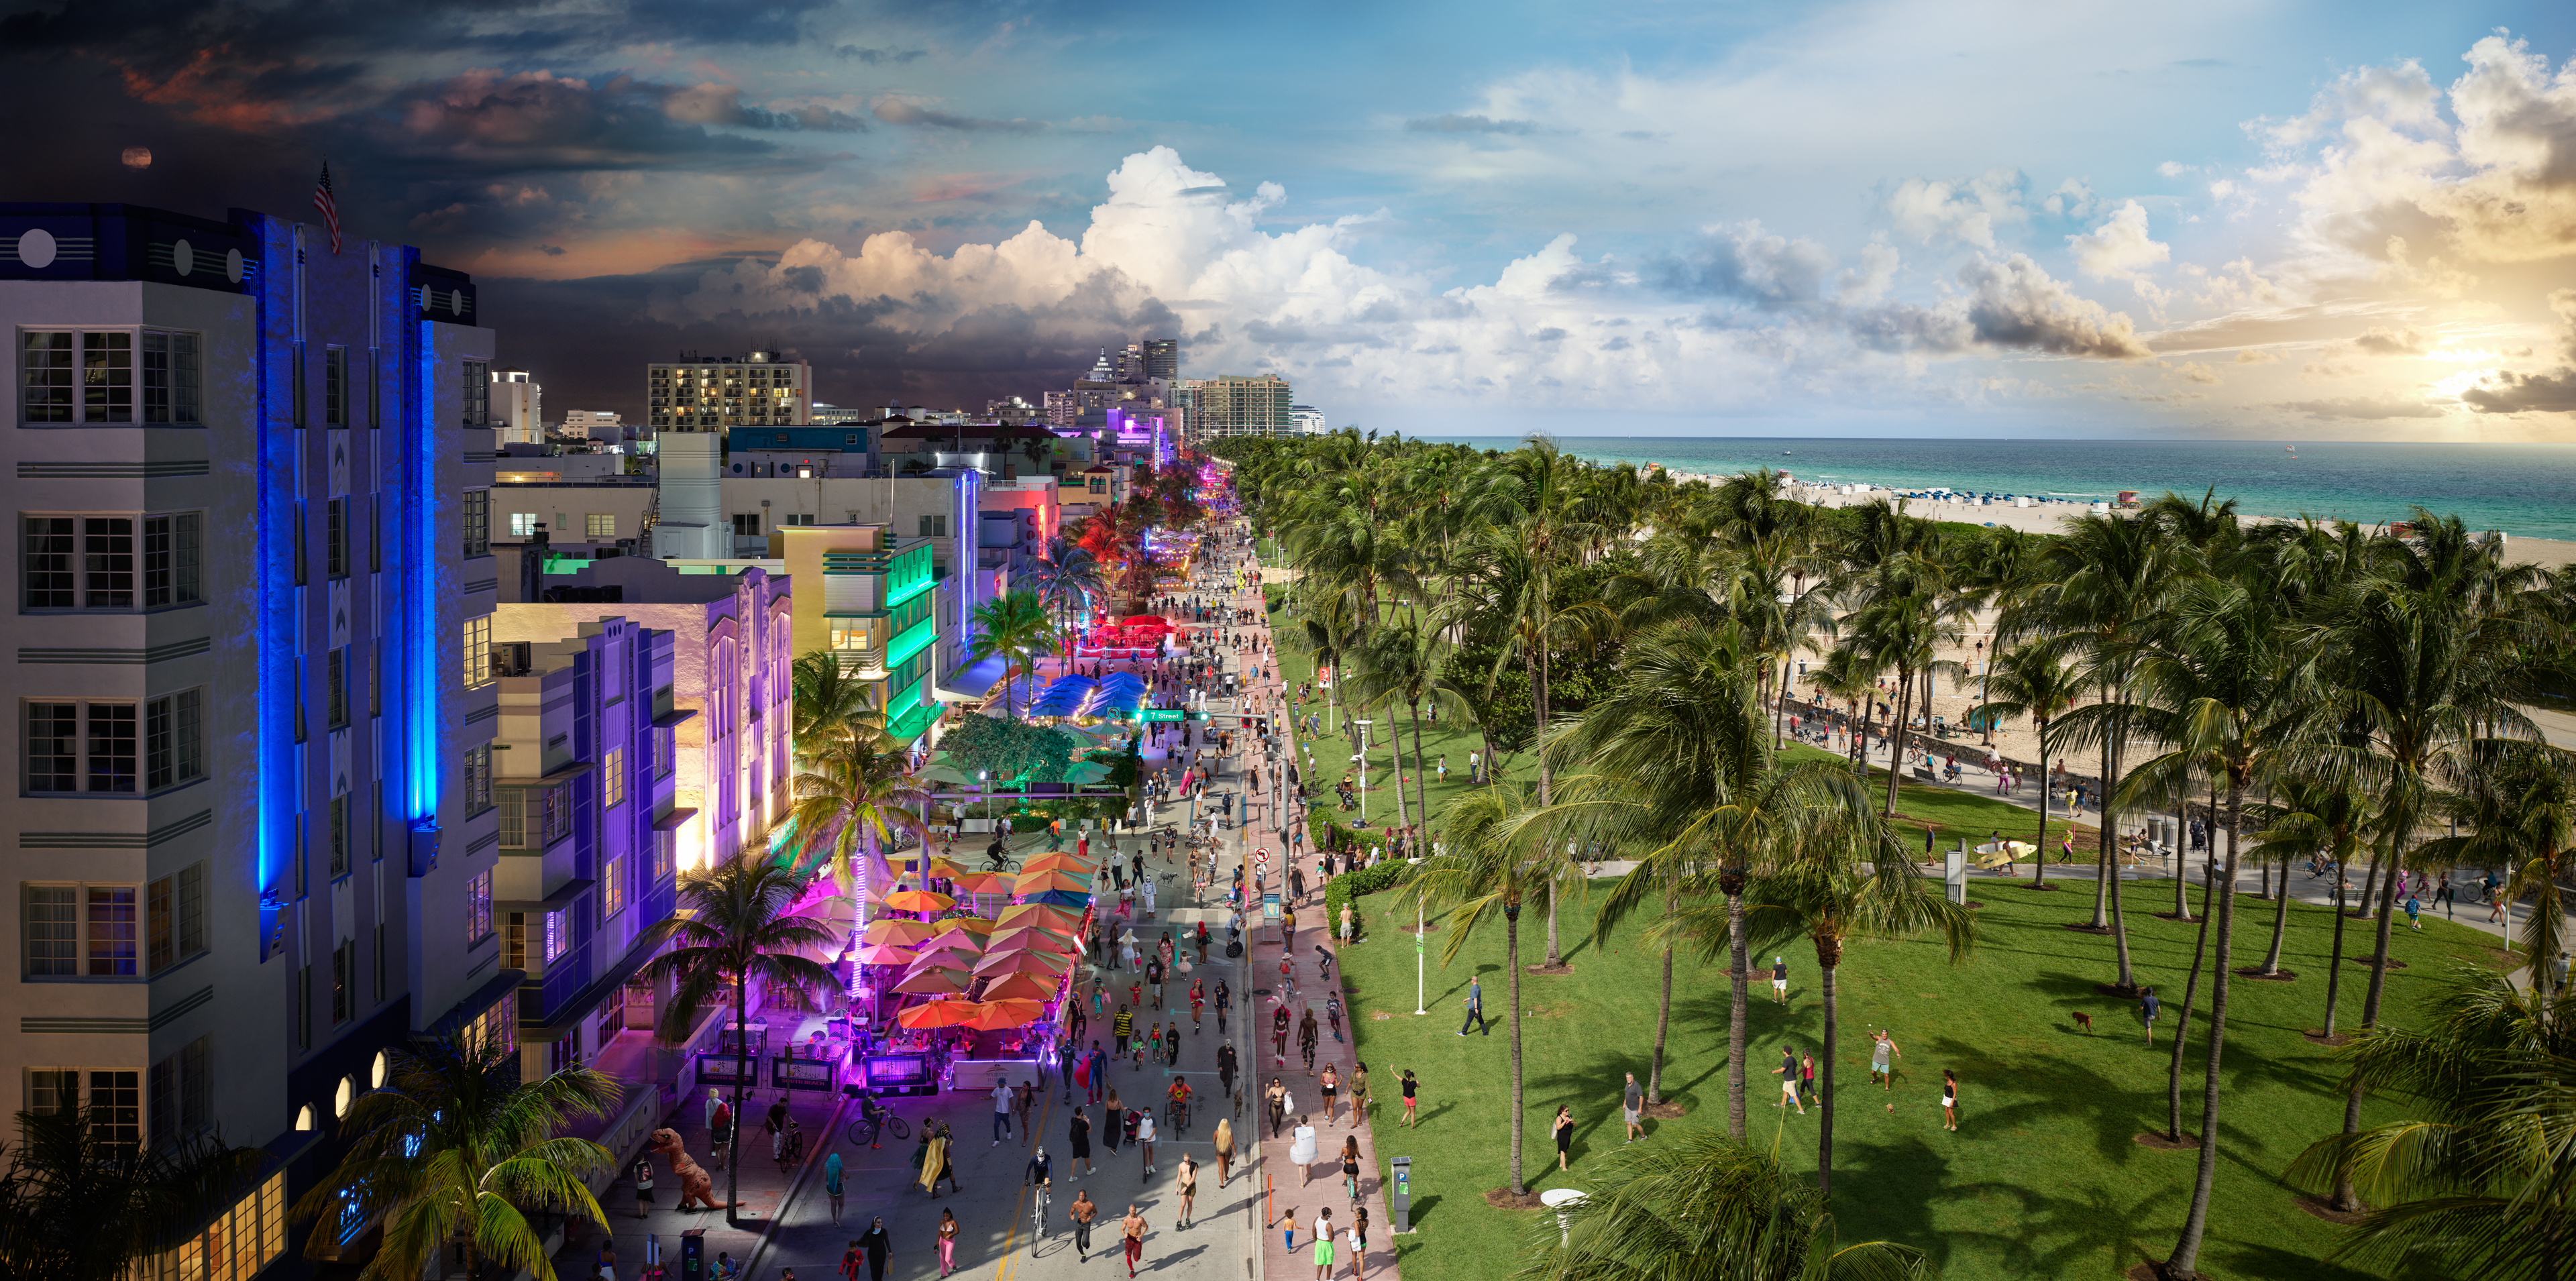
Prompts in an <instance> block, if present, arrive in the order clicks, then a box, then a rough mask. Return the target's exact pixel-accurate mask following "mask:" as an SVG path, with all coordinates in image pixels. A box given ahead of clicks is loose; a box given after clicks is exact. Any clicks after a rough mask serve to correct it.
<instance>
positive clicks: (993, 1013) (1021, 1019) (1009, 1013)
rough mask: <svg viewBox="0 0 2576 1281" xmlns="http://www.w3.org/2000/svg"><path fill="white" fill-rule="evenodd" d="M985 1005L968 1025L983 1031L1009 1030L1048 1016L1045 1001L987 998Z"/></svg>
mask: <svg viewBox="0 0 2576 1281" xmlns="http://www.w3.org/2000/svg"><path fill="white" fill-rule="evenodd" d="M983 1005H984V1008H982V1009H980V1010H977V1011H976V1012H975V1017H974V1019H973V1020H972V1021H970V1022H969V1023H967V1025H966V1026H968V1027H971V1028H974V1029H976V1030H977V1031H981V1032H1007V1031H1009V1030H1010V1029H1012V1028H1015V1027H1026V1026H1028V1025H1029V1024H1031V1023H1035V1022H1037V1021H1038V1020H1039V1019H1042V1018H1044V1017H1046V1002H1044V1001H1026V1000H1009V999H1004V1000H999V1001H995V1000H991V999H987V1000H985V1001H984V1003H983Z"/></svg>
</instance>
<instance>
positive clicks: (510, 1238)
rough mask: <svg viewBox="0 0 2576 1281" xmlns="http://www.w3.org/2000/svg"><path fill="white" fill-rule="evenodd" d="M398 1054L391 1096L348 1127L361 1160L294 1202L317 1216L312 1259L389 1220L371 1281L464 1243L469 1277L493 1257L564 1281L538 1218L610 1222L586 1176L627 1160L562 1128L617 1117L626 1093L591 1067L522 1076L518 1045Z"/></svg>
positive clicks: (397, 1275)
mask: <svg viewBox="0 0 2576 1281" xmlns="http://www.w3.org/2000/svg"><path fill="white" fill-rule="evenodd" d="M385 1054H386V1059H387V1066H388V1068H389V1069H390V1072H389V1075H388V1076H387V1077H386V1079H385V1086H384V1088H382V1089H378V1090H372V1091H369V1092H368V1093H365V1094H361V1095H359V1096H358V1098H357V1101H356V1102H355V1103H353V1104H351V1105H350V1108H349V1115H348V1117H347V1118H346V1119H345V1121H344V1122H343V1123H342V1132H343V1133H345V1134H347V1135H348V1136H349V1138H350V1147H349V1151H348V1154H347V1155H345V1156H343V1157H341V1158H340V1164H339V1167H338V1168H337V1169H335V1170H333V1171H332V1173H331V1175H330V1177H329V1178H327V1179H325V1180H323V1181H322V1183H321V1184H320V1185H318V1186H316V1187H315V1188H314V1189H313V1190H312V1191H310V1192H307V1193H305V1194H304V1196H303V1197H302V1198H301V1199H299V1200H297V1201H296V1203H295V1217H296V1218H299V1219H314V1220H316V1222H315V1223H314V1225H313V1235H312V1237H311V1239H310V1242H309V1243H308V1244H307V1245H306V1247H305V1251H306V1253H308V1254H314V1255H317V1256H318V1255H319V1254H320V1253H321V1252H322V1251H325V1250H327V1249H329V1248H331V1247H332V1246H335V1245H337V1244H338V1243H339V1240H340V1229H341V1224H342V1222H343V1216H347V1217H349V1218H356V1219H361V1220H364V1219H372V1218H375V1217H376V1216H378V1215H382V1216H384V1223H385V1226H384V1244H383V1245H382V1246H381V1247H380V1248H378V1249H377V1251H376V1256H375V1258H373V1259H372V1260H369V1261H368V1263H367V1267H366V1270H365V1271H363V1272H361V1273H359V1276H360V1277H361V1278H362V1281H412V1279H413V1278H417V1277H419V1276H421V1275H422V1274H423V1273H424V1272H425V1271H426V1270H427V1269H428V1268H429V1266H430V1265H431V1264H432V1263H433V1262H435V1261H436V1260H437V1259H438V1257H439V1252H440V1251H441V1250H443V1249H445V1248H446V1246H447V1243H448V1242H450V1241H461V1242H462V1243H463V1244H464V1247H465V1252H466V1257H465V1274H466V1275H467V1276H469V1277H470V1276H473V1275H475V1273H476V1272H477V1271H478V1270H479V1269H480V1268H481V1267H482V1266H484V1264H486V1263H487V1262H488V1263H490V1264H495V1265H498V1266H500V1267H503V1268H507V1269H509V1270H511V1271H513V1272H516V1271H521V1270H525V1271H527V1272H529V1273H531V1274H533V1275H535V1276H536V1277H537V1278H538V1281H552V1279H553V1277H554V1275H555V1271H554V1261H553V1260H552V1259H550V1258H548V1257H547V1255H546V1248H545V1240H544V1237H545V1233H544V1231H543V1230H542V1229H540V1228H539V1227H538V1226H537V1225H536V1224H535V1223H533V1222H531V1221H530V1218H529V1216H530V1215H532V1214H536V1213H541V1212H557V1213H562V1214H565V1215H567V1216H570V1217H574V1218H583V1219H588V1220H590V1221H591V1222H594V1223H606V1222H608V1216H607V1214H606V1213H605V1212H603V1211H602V1210H601V1209H600V1208H599V1202H597V1201H596V1200H593V1199H592V1198H591V1195H590V1185H589V1183H588V1182H587V1179H588V1177H589V1176H591V1175H593V1174H596V1173H598V1172H600V1171H602V1170H605V1169H607V1168H608V1167H609V1166H610V1165H612V1164H613V1163H615V1161H616V1160H617V1154H616V1153H614V1152H611V1151H609V1150H608V1149H606V1148H604V1147H601V1146H600V1145H598V1144H596V1143H593V1142H591V1141H590V1140H588V1139H576V1138H571V1137H568V1136H562V1135H559V1134H558V1131H560V1130H562V1129H563V1128H564V1125H565V1123H566V1122H569V1121H571V1120H573V1119H574V1118H577V1117H601V1116H606V1115H608V1114H609V1113H610V1112H611V1111H612V1110H613V1109H615V1108H616V1106H617V1101H618V1096H619V1093H620V1091H621V1087H620V1086H619V1085H618V1083H617V1082H616V1081H614V1080H611V1079H610V1078H608V1077H607V1076H605V1075H603V1074H601V1073H599V1072H598V1071H595V1070H593V1069H590V1068H566V1069H564V1070H563V1071H560V1072H556V1073H554V1074H553V1075H550V1076H548V1077H546V1078H544V1079H543V1080H539V1081H521V1080H520V1079H519V1072H520V1067H519V1054H518V1051H517V1050H515V1049H513V1048H511V1047H509V1046H507V1045H504V1044H502V1043H501V1041H500V1040H499V1039H498V1038H488V1037H469V1036H466V1035H464V1034H461V1033H455V1034H450V1035H448V1036H445V1037H442V1038H440V1039H438V1040H434V1041H422V1042H415V1043H414V1044H413V1045H412V1046H411V1047H409V1048H397V1049H392V1050H388V1051H386V1052H385Z"/></svg>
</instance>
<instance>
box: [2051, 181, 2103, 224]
mask: <svg viewBox="0 0 2576 1281" xmlns="http://www.w3.org/2000/svg"><path fill="white" fill-rule="evenodd" d="M2039 207H2040V208H2042V209H2045V210H2047V211H2049V212H2050V213H2053V214H2056V215H2059V216H2060V217H2065V218H2090V217H2092V216H2093V211H2094V210H2096V209H2099V208H2101V207H2102V200H2101V197H2099V196H2096V195H2094V194H2093V189H2092V188H2091V187H2089V186H2087V185H2085V182H2084V180H2083V179H2081V178H2069V179H2067V180H2066V181H2064V182H2061V183H2059V184H2057V190H2055V191H2052V192H2050V193H2048V199H2046V200H2043V201H2041V202H2040V206H2039Z"/></svg>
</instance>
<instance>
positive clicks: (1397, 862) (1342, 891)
mask: <svg viewBox="0 0 2576 1281" xmlns="http://www.w3.org/2000/svg"><path fill="white" fill-rule="evenodd" d="M1412 871H1413V864H1411V863H1407V862H1405V861H1403V860H1402V859H1392V858H1391V859H1388V860H1386V861H1385V862H1382V863H1380V864H1378V865H1377V866H1375V867H1363V868H1361V869H1360V870H1358V871H1356V872H1344V873H1342V874H1341V875H1339V876H1336V877H1334V878H1333V879H1331V880H1329V881H1326V882H1325V883H1324V924H1325V926H1326V927H1327V928H1330V929H1333V930H1336V931H1338V930H1340V929H1341V928H1342V904H1344V903H1347V902H1349V901H1351V900H1352V899H1354V898H1361V897H1365V896H1367V895H1370V894H1375V893H1377V892H1379V891H1380V890H1391V889H1394V888H1395V887H1396V886H1398V885H1401V884H1403V883H1404V881H1405V878H1406V877H1407V876H1408V875H1410V874H1411V873H1412ZM1351 922H1352V924H1353V925H1354V926H1356V927H1357V928H1358V930H1359V937H1360V938H1367V937H1368V932H1369V925H1368V913H1367V912H1366V911H1362V912H1358V913H1355V914H1354V915H1353V916H1352V917H1351Z"/></svg>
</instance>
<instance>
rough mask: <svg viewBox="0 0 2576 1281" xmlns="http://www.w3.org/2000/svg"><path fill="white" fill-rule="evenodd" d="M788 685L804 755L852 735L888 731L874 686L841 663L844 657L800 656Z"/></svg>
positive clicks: (816, 653) (825, 654)
mask: <svg viewBox="0 0 2576 1281" xmlns="http://www.w3.org/2000/svg"><path fill="white" fill-rule="evenodd" d="M788 685H789V689H790V691H791V692H792V694H793V695H794V706H793V708H792V711H793V714H794V717H795V723H794V730H795V738H796V748H797V751H798V752H799V753H800V754H802V753H807V752H813V751H816V750H818V749H820V748H821V747H822V746H823V744H825V743H828V742H832V741H834V740H837V739H842V738H847V737H850V736H852V735H869V736H874V735H878V734H882V733H884V732H885V709H884V708H882V707H879V706H878V705H877V701H876V698H875V694H874V690H873V688H872V686H871V683H870V682H867V681H863V680H860V679H859V678H858V677H857V675H856V674H855V673H853V672H852V670H851V669H850V668H849V667H847V666H845V665H844V664H843V663H842V662H841V656H840V655H838V654H835V653H833V652H832V651H830V650H826V649H818V650H814V651H812V652H810V653H804V654H799V655H797V656H796V661H795V663H794V664H792V665H791V666H790V667H789V668H788Z"/></svg>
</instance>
